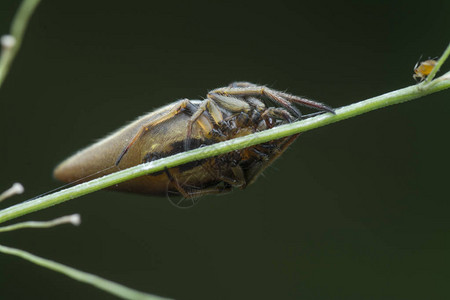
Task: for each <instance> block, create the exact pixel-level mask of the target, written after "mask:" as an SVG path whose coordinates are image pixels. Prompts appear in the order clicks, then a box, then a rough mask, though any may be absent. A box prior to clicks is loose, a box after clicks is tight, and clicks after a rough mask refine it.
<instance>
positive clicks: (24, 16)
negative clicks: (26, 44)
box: [0, 0, 41, 87]
mask: <svg viewBox="0 0 450 300" xmlns="http://www.w3.org/2000/svg"><path fill="white" fill-rule="evenodd" d="M40 1H41V0H24V1H23V2H22V4H21V5H20V7H19V10H18V11H17V13H16V15H15V16H14V19H13V21H12V24H11V35H7V36H3V38H2V41H3V43H2V46H3V51H2V56H1V59H0V87H1V86H2V84H3V81H4V80H5V77H6V75H7V74H8V71H9V69H10V67H11V64H12V62H13V60H14V58H15V57H16V54H17V52H18V51H19V49H20V45H21V44H22V40H23V35H24V33H25V29H26V27H27V25H28V22H29V21H30V18H31V15H32V14H33V12H34V10H35V9H36V7H37V5H38V4H39V2H40ZM5 41H7V42H5Z"/></svg>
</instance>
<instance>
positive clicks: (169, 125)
mask: <svg viewBox="0 0 450 300" xmlns="http://www.w3.org/2000/svg"><path fill="white" fill-rule="evenodd" d="M178 103H179V102H175V103H173V104H169V105H167V106H165V107H162V108H160V109H158V110H156V111H154V112H152V113H150V114H147V115H144V116H142V117H140V118H138V119H137V120H136V121H134V122H132V123H131V124H129V125H127V126H125V127H124V128H122V129H120V130H119V131H117V132H115V133H113V134H112V135H110V136H108V137H106V138H105V139H103V140H100V141H99V142H97V143H95V144H93V145H91V146H89V147H87V148H86V149H84V150H82V151H80V152H78V153H76V154H75V155H73V156H72V157H70V158H68V159H67V160H65V161H63V162H62V163H61V164H60V165H58V166H57V167H56V169H55V171H54V177H55V178H57V179H58V180H61V181H64V182H73V181H77V180H78V181H80V182H83V181H87V180H91V179H93V178H97V177H101V176H103V175H106V174H109V173H113V172H115V171H118V170H121V169H125V168H128V167H132V166H136V165H138V164H140V163H143V162H148V161H152V160H156V159H159V158H162V157H166V156H170V155H173V154H176V153H180V152H183V151H184V139H185V138H186V135H187V127H186V123H187V122H188V120H189V118H190V115H188V114H184V113H181V114H178V115H176V116H175V117H173V118H170V119H168V120H167V121H165V122H164V123H161V124H159V125H156V126H154V127H152V128H150V129H149V130H148V132H146V134H145V135H144V136H143V137H142V138H141V139H139V140H138V141H137V142H136V143H135V144H134V145H133V147H131V149H130V151H128V153H127V154H126V155H125V156H124V158H123V159H122V160H121V162H120V164H119V166H116V167H113V168H111V166H114V164H115V162H116V160H117V157H118V156H119V155H120V153H121V152H122V150H123V149H124V147H126V146H127V145H128V144H129V142H130V140H131V139H132V137H133V136H134V135H135V134H136V133H137V131H138V130H139V129H140V128H141V127H142V126H144V125H145V124H147V123H149V122H151V120H152V119H157V118H158V117H160V116H162V115H164V114H167V113H168V111H169V110H170V109H171V108H172V107H174V106H175V105H176V104H178ZM191 103H193V104H194V105H196V106H198V105H199V104H200V103H201V101H195V100H194V101H191ZM202 117H204V116H202ZM228 117H230V116H228ZM240 119H246V118H245V117H242V116H241V115H238V116H236V117H231V118H230V119H229V120H228V124H227V128H228V130H227V131H226V132H224V133H225V136H214V135H210V136H208V135H205V134H204V132H203V130H202V129H201V128H200V126H199V125H198V124H197V123H196V124H194V125H193V130H192V135H191V146H192V148H197V147H200V146H204V145H211V144H214V143H217V142H220V141H223V140H227V139H231V138H235V137H239V136H244V135H248V134H251V133H253V132H256V131H260V130H264V129H266V125H265V123H263V124H258V126H256V128H255V126H254V124H252V123H251V122H248V125H247V126H243V124H239V122H241V123H242V120H240ZM247 121H248V120H247ZM244 122H245V120H244ZM273 122H276V121H275V120H274V121H273ZM207 123H209V121H207ZM211 129H213V128H211ZM214 129H216V130H222V131H224V130H223V129H220V128H219V127H218V126H215V128H214ZM295 138H296V136H295V137H289V138H283V139H280V140H276V141H271V142H268V143H264V144H261V145H257V146H253V147H250V148H246V149H243V150H239V151H233V152H231V153H227V154H224V155H221V156H218V157H214V158H209V159H205V160H202V161H196V162H192V163H188V164H185V165H181V166H178V167H175V168H171V169H170V173H171V174H172V176H173V177H174V178H176V179H177V181H178V182H179V183H180V184H182V185H183V186H187V187H190V188H192V189H193V190H194V191H200V192H201V191H203V190H205V189H209V188H211V190H210V191H207V192H206V194H210V193H211V194H214V193H221V192H226V191H229V190H230V188H231V186H232V185H233V183H235V185H236V186H238V187H241V188H244V187H245V186H247V185H249V184H251V183H252V182H253V181H254V180H255V179H256V177H257V176H258V175H259V174H260V173H261V171H262V170H264V169H265V168H266V167H267V166H268V165H269V164H270V163H271V162H272V161H273V160H274V159H276V158H277V157H278V156H279V155H280V154H281V153H282V152H283V151H284V150H285V149H286V148H287V146H289V145H290V144H291V143H292V142H293V141H294V140H295ZM237 165H240V166H242V168H243V173H244V182H238V180H235V179H234V177H235V174H234V173H233V172H232V170H231V168H232V167H233V166H237ZM101 170H105V171H101ZM99 171H100V172H99ZM93 174H94V175H93ZM86 177H87V178H86ZM83 178H85V179H83ZM225 178H227V179H229V180H228V182H224V179H225ZM110 189H113V190H119V191H125V192H133V193H142V194H150V195H156V196H165V195H167V194H168V193H170V194H175V195H179V192H178V190H177V188H176V187H175V185H174V183H171V182H170V181H169V179H168V177H167V175H166V174H165V173H164V172H158V173H155V174H149V175H147V176H142V177H139V178H135V179H132V180H129V181H127V182H123V183H120V184H118V185H115V186H112V187H110ZM199 194H201V193H199Z"/></svg>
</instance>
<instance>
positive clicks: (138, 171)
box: [0, 77, 450, 223]
mask: <svg viewBox="0 0 450 300" xmlns="http://www.w3.org/2000/svg"><path fill="white" fill-rule="evenodd" d="M448 88H450V78H448V77H447V78H442V77H441V78H437V79H436V80H434V81H432V82H431V83H430V84H428V85H414V86H409V87H406V88H403V89H400V90H397V91H393V92H390V93H386V94H383V95H380V96H377V97H374V98H371V99H367V100H364V101H361V102H357V103H354V104H351V105H348V106H344V107H341V108H339V109H337V110H336V114H335V115H333V114H331V113H326V114H322V115H319V116H316V117H312V118H309V119H305V120H302V121H299V122H295V123H291V124H287V125H283V126H279V127H275V128H272V129H269V130H266V131H262V132H258V133H255V134H251V135H248V136H244V137H240V138H236V139H233V140H229V141H225V142H222V143H218V144H214V145H211V146H208V147H203V148H198V149H195V150H191V151H187V152H184V153H179V154H176V155H173V156H170V157H166V158H163V159H160V160H156V161H153V162H149V163H145V164H141V165H138V166H135V167H132V168H129V169H126V170H122V171H119V172H116V173H113V174H109V175H106V176H104V177H101V178H97V179H94V180H92V181H89V182H85V183H82V184H79V185H77V186H74V187H71V188H68V189H65V190H62V191H59V192H56V193H53V194H50V195H47V196H43V197H41V198H38V199H35V200H30V201H27V202H24V203H20V204H17V205H14V206H11V207H9V208H6V209H4V210H2V211H0V223H2V222H5V221H7V220H11V219H14V218H17V217H19V216H22V215H25V214H28V213H31V212H34V211H38V210H41V209H44V208H47V207H50V206H53V205H56V204H59V203H62V202H65V201H67V200H70V199H73V198H76V197H80V196H82V195H86V194H88V193H92V192H94V191H98V190H101V189H104V188H106V187H109V186H112V185H114V184H118V183H120V182H124V181H127V180H130V179H133V178H136V177H139V176H143V175H146V174H150V173H153V172H157V171H161V170H163V169H164V168H165V167H167V168H171V167H175V166H177V165H181V164H185V163H188V162H191V161H195V160H200V159H204V158H208V157H212V156H216V155H220V154H224V153H227V152H230V151H233V150H238V149H243V148H246V147H249V146H252V145H256V144H261V143H264V142H267V141H271V140H275V139H279V138H282V137H286V136H290V135H293V134H296V133H300V132H305V131H308V130H311V129H314V128H318V127H321V126H325V125H328V124H331V123H335V122H338V121H341V120H344V119H348V118H351V117H355V116H358V115H361V114H364V113H367V112H370V111H373V110H376V109H378V108H382V107H387V106H390V105H394V104H398V103H402V102H405V101H409V100H412V99H416V98H420V97H423V96H425V95H428V94H431V93H435V92H438V91H441V90H444V89H448Z"/></svg>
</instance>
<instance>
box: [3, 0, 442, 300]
mask: <svg viewBox="0 0 450 300" xmlns="http://www.w3.org/2000/svg"><path fill="white" fill-rule="evenodd" d="M392 2H394V1H353V2H341V1H326V2H322V3H319V2H317V3H311V2H308V3H301V2H300V1H275V2H261V1H259V2H253V3H247V2H230V1H228V2H226V3H222V4H211V3H210V2H207V1H196V2H195V3H193V4H188V3H186V2H185V1H178V2H173V1H170V2H165V3H161V2H151V1H126V2H125V1H51V0H43V1H42V3H41V5H40V7H39V8H38V9H37V12H36V14H35V15H34V16H33V18H32V20H31V23H30V27H29V29H28V31H27V34H26V37H25V41H24V44H23V48H22V49H21V50H20V53H19V55H18V57H17V59H16V61H15V62H14V65H13V68H12V70H11V73H10V74H9V75H8V78H7V79H6V82H5V84H4V86H3V87H2V89H1V90H0V112H1V115H0V140H1V143H2V144H1V148H0V157H1V158H2V159H1V161H2V164H1V170H2V171H1V175H0V176H1V177H0V190H4V189H6V188H7V187H9V186H10V185H11V184H12V183H13V182H14V181H20V182H22V183H23V184H24V185H25V188H26V193H25V194H24V195H22V196H20V197H15V198H14V199H11V200H9V201H7V202H5V203H2V204H1V207H2V208H4V207H5V206H7V205H10V204H13V203H17V202H19V201H23V200H25V199H28V198H31V197H33V196H36V195H38V194H40V193H43V192H46V191H48V190H50V189H53V188H56V187H58V186H59V185H60V183H58V182H56V181H55V180H54V179H53V178H52V170H53V168H54V166H56V165H57V164H58V163H59V162H60V161H61V160H63V159H64V158H66V157H67V156H69V155H70V154H72V153H74V152H75V151H77V150H79V149H80V148H82V147H84V146H87V145H88V144H90V143H91V142H93V141H95V140H96V139H98V138H101V137H103V136H105V135H106V134H107V133H109V132H111V131H113V130H115V129H117V128H118V127H120V126H122V125H123V124H125V123H127V122H128V121H130V120H133V119H134V118H136V117H137V116H139V115H142V114H143V113H145V112H148V111H151V110H152V109H154V108H157V107H159V106H161V105H163V104H166V103H169V102H172V101H174V100H176V99H179V98H184V97H188V98H191V99H198V98H202V97H204V96H205V94H206V92H207V91H208V90H209V89H213V88H216V87H220V86H224V85H227V84H228V83H230V82H232V81H235V80H247V81H252V82H257V83H262V84H267V85H269V86H271V87H273V88H276V89H281V90H285V89H287V90H288V91H289V92H292V93H293V94H297V95H304V96H307V97H311V98H314V99H317V100H320V101H322V102H325V103H328V104H329V105H331V106H333V107H339V106H342V105H346V104H350V103H352V102H355V101H359V100H363V99H365V98H368V97H372V96H376V95H379V94H382V93H385V92H388V91H391V90H395V89H399V88H402V87H405V86H408V85H411V84H414V81H413V79H412V69H413V67H414V64H415V63H416V61H417V60H418V58H419V56H420V55H421V54H423V55H424V57H425V58H428V57H429V56H430V57H435V56H438V55H440V54H441V53H442V52H443V50H444V49H445V47H446V46H447V44H448V42H449V37H450V21H449V12H450V2H449V1H441V2H439V3H438V2H436V3H432V2H429V1H426V2H424V1H419V2H412V1H409V2H403V3H400V2H396V3H392ZM17 6H18V1H2V2H1V4H0V32H1V33H7V32H8V30H9V24H10V22H11V19H12V16H13V15H14V12H15V10H16V8H17ZM448 69H449V64H448V63H447V64H446V65H445V66H444V70H448ZM441 74H442V72H441ZM449 98H450V91H443V92H441V93H438V94H435V95H431V96H428V97H425V98H423V99H419V100H416V101H412V102H410V103H406V104H402V105H398V106H395V107H389V108H386V109H382V110H380V111H376V112H372V113H369V114H367V115H363V116H360V117H357V118H353V119H350V120H347V121H343V122H339V123H337V124H333V125H330V126H326V127H324V128H321V129H317V130H314V131H311V132H308V133H306V134H304V135H303V136H302V137H301V138H300V139H299V140H298V141H297V142H296V143H295V144H294V145H293V146H292V147H291V148H290V149H289V150H288V151H287V152H286V153H285V154H284V155H283V157H282V158H281V159H279V160H278V161H277V162H276V163H275V164H274V165H273V166H272V167H271V168H269V169H268V170H267V171H266V172H265V174H264V176H262V177H261V178H260V179H259V180H258V181H257V182H256V184H254V185H253V186H251V187H249V188H248V189H247V190H245V191H235V192H234V193H231V194H228V195H224V196H209V197H205V198H203V199H202V201H200V204H199V205H197V206H196V207H194V208H192V209H190V210H178V209H175V208H174V207H173V206H171V205H170V204H169V202H168V201H167V199H164V198H154V197H144V196H136V195H128V194H120V193H114V192H107V191H100V192H96V193H93V194H90V195H88V196H84V197H82V198H79V199H76V200H72V201H69V202H67V203H65V204H62V205H58V206H56V207H53V208H49V209H46V210H44V211H40V212H38V213H34V214H31V215H27V216H25V217H22V218H21V219H20V220H47V219H51V218H55V217H59V216H62V215H66V214H71V213H80V214H81V216H82V220H83V222H82V225H81V226H80V227H78V228H75V227H71V226H67V225H66V226H60V227H58V228H53V229H48V230H22V231H17V232H11V233H3V234H1V238H0V243H1V244H4V245H8V246H12V247H17V248H21V249H24V250H27V251H30V252H32V253H35V254H37V255H40V256H43V257H46V258H51V259H54V260H55V261H58V262H61V263H64V264H67V265H70V266H74V267H77V268H79V269H81V270H85V271H88V272H92V273H95V274H98V275H101V276H103V277H106V278H108V279H111V280H114V281H117V282H121V283H123V284H125V285H128V286H130V287H133V288H136V289H139V290H143V291H147V292H151V293H155V294H158V295H162V296H168V297H173V298H176V299H408V300H410V299H443V298H446V297H445V296H447V297H448V294H449V280H450V261H449V257H450V254H449V253H450V219H449V213H450V205H449V203H450V201H449V196H448V170H449V168H450V160H449V157H448V153H449V147H448V118H449V114H450V102H449V101H450V99H449ZM15 221H19V220H14V222H15ZM10 223H11V222H10ZM30 298H33V299H112V298H114V297H112V296H110V295H109V294H106V293H104V292H101V291H99V290H97V289H94V288H92V287H90V286H87V285H85V284H81V283H78V282H76V281H73V280H70V279H68V278H67V277H65V276H63V275H59V274H57V273H54V272H52V271H49V270H46V269H43V268H40V267H37V266H35V265H33V264H30V263H29V262H26V261H23V260H21V259H19V258H16V257H12V256H6V255H0V299H30Z"/></svg>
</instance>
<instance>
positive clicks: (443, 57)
mask: <svg viewBox="0 0 450 300" xmlns="http://www.w3.org/2000/svg"><path fill="white" fill-rule="evenodd" d="M449 55H450V44H449V45H448V46H447V49H445V51H444V53H442V55H441V57H440V58H439V60H438V61H437V63H436V65H435V66H434V68H433V70H431V72H430V74H429V75H428V76H427V79H425V84H428V83H430V82H431V81H432V80H433V79H434V76H436V73H437V72H438V71H439V69H440V68H441V66H442V65H443V64H444V62H445V61H446V60H447V58H448V56H449Z"/></svg>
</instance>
